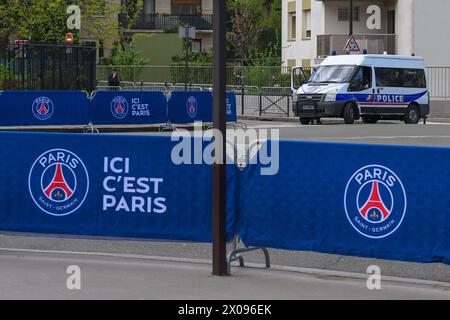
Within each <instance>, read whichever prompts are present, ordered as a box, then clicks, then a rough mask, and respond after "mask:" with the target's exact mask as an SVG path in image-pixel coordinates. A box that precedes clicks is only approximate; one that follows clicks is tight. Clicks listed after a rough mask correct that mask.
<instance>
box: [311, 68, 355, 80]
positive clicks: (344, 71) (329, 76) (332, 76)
mask: <svg viewBox="0 0 450 320" xmlns="http://www.w3.org/2000/svg"><path fill="white" fill-rule="evenodd" d="M353 70H355V66H320V67H319V68H318V69H317V71H316V72H314V74H313V75H312V76H311V78H309V81H308V82H309V83H348V82H349V81H350V77H351V76H352V73H353Z"/></svg>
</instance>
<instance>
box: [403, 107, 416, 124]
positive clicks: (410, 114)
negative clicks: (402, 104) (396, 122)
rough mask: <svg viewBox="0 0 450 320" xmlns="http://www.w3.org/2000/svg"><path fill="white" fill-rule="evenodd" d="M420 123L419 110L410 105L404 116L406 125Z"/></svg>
mask: <svg viewBox="0 0 450 320" xmlns="http://www.w3.org/2000/svg"><path fill="white" fill-rule="evenodd" d="M419 121H420V113H419V108H418V107H417V106H416V105H414V104H412V105H410V106H409V107H408V110H407V111H406V115H405V123H407V124H418V123H419Z"/></svg>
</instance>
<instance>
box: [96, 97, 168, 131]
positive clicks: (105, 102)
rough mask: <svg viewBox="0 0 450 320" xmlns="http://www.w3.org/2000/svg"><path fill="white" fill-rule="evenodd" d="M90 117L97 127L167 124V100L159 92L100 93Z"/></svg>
mask: <svg viewBox="0 0 450 320" xmlns="http://www.w3.org/2000/svg"><path fill="white" fill-rule="evenodd" d="M90 117H91V121H92V122H93V123H94V124H97V125H132V124H165V123H167V120H168V117H167V100H166V96H165V95H164V93H162V92H157V91H99V92H97V93H95V95H94V97H93V98H92V101H91V107H90Z"/></svg>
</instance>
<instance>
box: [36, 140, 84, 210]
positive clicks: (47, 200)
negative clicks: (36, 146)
mask: <svg viewBox="0 0 450 320" xmlns="http://www.w3.org/2000/svg"><path fill="white" fill-rule="evenodd" d="M28 187H29V191H30V195H31V198H32V199H33V201H34V203H35V204H36V205H37V206H38V207H39V209H40V210H42V211H43V212H45V213H48V214H49V215H52V216H67V215H69V214H71V213H73V212H75V211H77V210H78V209H79V208H80V207H81V206H82V205H83V203H84V200H85V199H86V196H87V194H88V191H89V176H88V172H87V170H86V167H85V166H84V163H83V161H81V159H80V158H79V157H78V156H77V155H75V154H74V153H72V152H70V151H68V150H64V149H55V150H50V151H47V152H45V153H43V154H42V155H40V156H39V157H38V158H37V159H36V161H35V162H34V164H33V166H32V167H31V170H30V175H29V178H28Z"/></svg>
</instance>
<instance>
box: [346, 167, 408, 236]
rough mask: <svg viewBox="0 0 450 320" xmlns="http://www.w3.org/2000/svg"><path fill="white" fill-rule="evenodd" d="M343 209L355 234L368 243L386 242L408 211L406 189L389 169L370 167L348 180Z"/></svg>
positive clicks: (360, 170) (359, 171) (362, 169)
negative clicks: (384, 239)
mask: <svg viewBox="0 0 450 320" xmlns="http://www.w3.org/2000/svg"><path fill="white" fill-rule="evenodd" d="M344 207H345V212H346V214H347V219H348V221H349V222H350V224H351V225H352V226H353V228H354V229H355V230H356V231H357V232H359V233H360V234H361V235H363V236H365V237H367V238H371V239H381V238H385V237H387V236H389V235H391V234H392V233H394V232H395V231H396V230H397V229H398V228H399V227H400V225H401V224H402V222H403V219H404V217H405V214H406V207H407V198H406V192H405V188H404V186H403V183H402V181H401V180H400V178H399V177H398V176H397V175H396V174H395V173H394V172H393V171H392V170H390V169H389V168H386V167H384V166H380V165H370V166H367V167H364V168H361V169H359V170H358V171H357V172H355V174H354V175H353V176H352V177H351V178H350V180H349V182H348V184H347V187H346V189H345V196H344Z"/></svg>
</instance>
